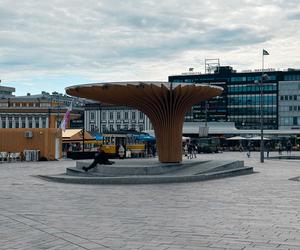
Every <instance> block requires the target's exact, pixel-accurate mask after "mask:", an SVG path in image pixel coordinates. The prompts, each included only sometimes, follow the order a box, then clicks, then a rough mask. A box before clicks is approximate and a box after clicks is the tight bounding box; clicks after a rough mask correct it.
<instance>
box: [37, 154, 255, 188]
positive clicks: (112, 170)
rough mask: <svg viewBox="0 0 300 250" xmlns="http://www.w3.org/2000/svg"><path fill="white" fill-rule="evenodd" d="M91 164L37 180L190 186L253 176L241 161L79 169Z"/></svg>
mask: <svg viewBox="0 0 300 250" xmlns="http://www.w3.org/2000/svg"><path fill="white" fill-rule="evenodd" d="M89 164H91V161H87V160H81V161H77V162H76V165H75V167H72V168H67V169H66V173H63V174H58V175H39V176H38V177H39V178H42V179H45V180H48V181H55V182H63V183H77V184H151V183H174V182H193V181H203V180H210V179H216V178H224V177H230V176H237V175H243V174H250V173H253V168H252V167H246V166H244V162H243V161H217V160H213V161H205V160H202V161H200V160H192V161H191V160H186V161H183V162H182V163H159V162H158V160H157V159H125V160H116V163H115V164H114V165H97V167H96V168H94V169H92V170H90V171H89V172H85V171H83V170H82V167H84V166H88V165H89Z"/></svg>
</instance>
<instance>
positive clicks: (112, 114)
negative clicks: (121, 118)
mask: <svg viewBox="0 0 300 250" xmlns="http://www.w3.org/2000/svg"><path fill="white" fill-rule="evenodd" d="M113 119H114V112H109V120H113Z"/></svg>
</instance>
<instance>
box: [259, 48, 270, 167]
mask: <svg viewBox="0 0 300 250" xmlns="http://www.w3.org/2000/svg"><path fill="white" fill-rule="evenodd" d="M268 55H269V52H268V51H266V50H264V49H263V51H262V70H261V71H262V74H261V81H260V162H261V163H263V162H264V112H263V81H264V80H268V78H269V77H268V75H267V74H264V56H268Z"/></svg>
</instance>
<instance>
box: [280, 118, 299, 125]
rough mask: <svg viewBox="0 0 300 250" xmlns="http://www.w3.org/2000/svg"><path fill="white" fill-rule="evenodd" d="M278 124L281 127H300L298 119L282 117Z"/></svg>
mask: <svg viewBox="0 0 300 250" xmlns="http://www.w3.org/2000/svg"><path fill="white" fill-rule="evenodd" d="M279 122H280V123H279V124H280V125H281V126H293V125H300V117H282V118H280V121H279Z"/></svg>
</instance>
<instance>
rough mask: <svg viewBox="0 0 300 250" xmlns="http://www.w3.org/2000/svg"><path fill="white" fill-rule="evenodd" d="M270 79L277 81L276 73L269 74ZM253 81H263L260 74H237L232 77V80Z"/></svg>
mask: <svg viewBox="0 0 300 250" xmlns="http://www.w3.org/2000/svg"><path fill="white" fill-rule="evenodd" d="M268 80H269V81H270V80H271V81H275V80H276V75H268ZM252 81H261V75H260V76H235V77H231V82H252Z"/></svg>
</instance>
